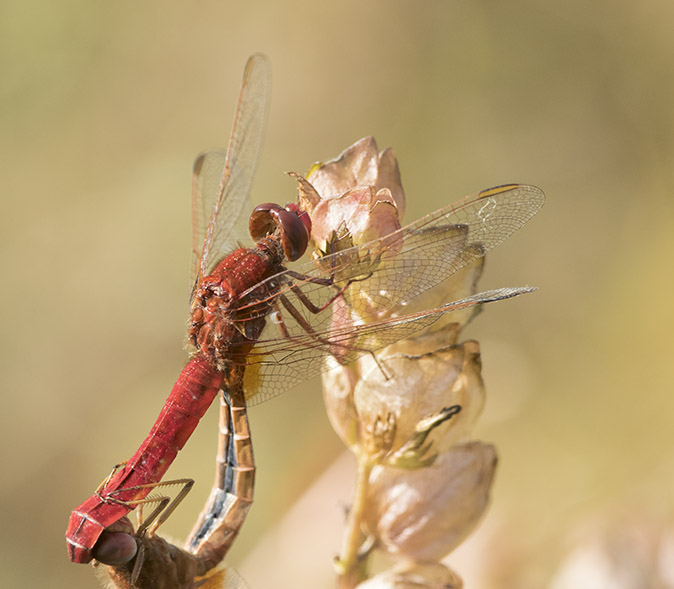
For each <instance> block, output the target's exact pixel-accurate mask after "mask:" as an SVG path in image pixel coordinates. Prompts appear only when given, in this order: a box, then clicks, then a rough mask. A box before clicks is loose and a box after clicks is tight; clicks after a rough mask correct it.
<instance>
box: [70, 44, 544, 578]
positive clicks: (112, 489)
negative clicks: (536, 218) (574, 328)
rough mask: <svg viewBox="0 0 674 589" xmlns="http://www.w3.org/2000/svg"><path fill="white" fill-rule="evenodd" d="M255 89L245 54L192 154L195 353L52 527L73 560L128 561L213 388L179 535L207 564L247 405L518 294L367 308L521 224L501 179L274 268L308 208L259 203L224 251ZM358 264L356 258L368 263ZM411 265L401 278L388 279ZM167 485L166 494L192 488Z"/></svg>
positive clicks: (527, 202) (260, 79) (233, 484)
mask: <svg viewBox="0 0 674 589" xmlns="http://www.w3.org/2000/svg"><path fill="white" fill-rule="evenodd" d="M268 99H269V66H268V63H267V60H266V58H264V57H263V56H261V55H255V56H253V57H251V58H250V59H249V61H248V63H247V65H246V68H245V71H244V78H243V83H242V87H241V92H240V96H239V102H238V106H237V110H236V114H235V119H234V125H233V129H232V132H231V136H230V139H229V145H228V149H227V151H226V152H224V151H220V150H214V151H209V152H207V153H204V154H202V155H200V156H199V157H198V158H197V160H196V162H195V165H194V176H193V222H194V225H193V235H194V237H193V272H192V278H193V285H194V286H193V291H192V296H191V317H192V320H191V325H190V328H189V336H190V340H191V342H192V344H193V345H194V348H195V350H196V351H195V352H194V354H193V356H192V358H191V360H190V361H189V362H188V364H187V365H186V366H185V368H184V369H183V370H182V372H181V373H180V376H179V377H178V380H177V382H176V384H175V385H174V387H173V390H172V391H171V394H170V395H169V397H168V399H167V401H166V403H165V405H164V407H163V409H162V411H161V413H160V415H159V418H158V419H157V421H156V422H155V424H154V426H153V428H152V430H151V432H150V434H149V435H148V437H147V438H146V439H145V441H144V442H143V444H142V445H141V446H140V448H139V449H138V451H137V452H136V453H135V454H134V455H133V457H132V458H131V459H130V460H128V461H127V462H126V463H123V464H122V465H119V468H116V469H115V470H113V473H112V474H111V475H110V476H109V477H108V479H106V481H105V482H104V483H103V484H102V485H101V486H100V487H99V489H98V490H97V491H96V492H95V494H94V495H92V496H91V497H90V498H89V499H87V500H86V501H85V502H84V503H83V504H82V505H80V506H79V507H77V508H76V509H75V510H73V512H72V515H71V518H70V522H69V525H68V529H67V532H66V540H67V544H68V551H69V556H70V559H71V560H72V561H73V562H80V563H84V562H89V561H91V560H92V559H96V560H98V561H100V562H104V563H107V564H116V565H119V564H122V563H125V562H129V561H131V560H132V559H133V558H134V557H136V551H137V547H136V546H137V542H136V541H135V539H134V538H137V537H140V536H142V535H143V534H151V533H153V531H154V530H155V529H156V528H157V527H158V525H159V524H161V523H162V522H163V521H164V520H165V519H166V518H167V517H168V515H170V513H171V512H172V510H173V509H174V508H175V505H177V501H173V502H172V503H170V504H169V500H168V498H163V497H161V498H156V497H148V495H149V494H150V492H151V491H152V490H153V489H156V488H157V487H158V486H160V485H162V484H164V483H161V482H160V481H161V480H162V478H163V476H164V474H165V473H166V471H167V470H168V468H169V466H170V465H171V463H172V461H173V459H174V458H175V456H176V455H177V453H178V451H179V450H180V449H181V448H182V447H183V446H184V444H185V443H186V441H187V439H188V438H189V436H190V435H191V434H192V432H193V431H194V429H195V427H196V426H197V424H198V421H199V419H200V418H201V417H202V416H203V414H204V413H205V411H206V410H207V408H208V407H209V406H210V404H211V403H212V401H213V399H214V398H215V396H216V395H217V394H218V391H222V395H221V414H220V439H219V448H218V462H217V464H218V468H217V472H216V483H215V486H214V488H213V491H212V493H211V497H210V500H209V503H208V505H207V507H206V509H205V510H204V512H202V514H201V516H200V518H199V521H198V522H197V525H196V526H195V528H194V529H193V531H192V533H191V534H190V537H189V539H188V541H187V544H186V549H187V550H188V551H189V552H190V553H192V554H194V555H196V556H197V558H198V559H200V561H201V562H202V563H203V567H202V568H203V571H205V570H207V569H209V568H211V567H213V566H215V564H217V563H218V562H219V561H220V560H221V559H222V558H223V557H224V555H225V553H226V552H227V550H228V549H229V546H230V545H231V543H232V541H233V539H234V537H235V536H236V534H237V532H238V530H239V528H240V527H241V525H242V524H243V520H244V518H245V516H246V513H247V511H248V508H249V507H250V504H251V502H252V499H253V484H254V472H255V467H254V464H253V456H252V448H251V443H250V434H249V431H248V423H247V417H246V405H247V404H251V403H253V404H254V403H257V402H261V401H263V400H266V399H269V398H271V397H273V396H275V395H277V394H279V393H281V392H282V391H284V390H286V389H288V388H290V387H291V386H293V385H295V384H297V383H298V382H299V381H301V380H304V379H307V378H309V377H311V376H313V375H315V374H317V373H319V372H321V371H322V370H323V366H324V363H323V362H322V359H324V358H325V357H326V356H328V355H332V356H336V357H337V358H338V359H339V362H340V363H342V364H346V363H348V362H352V361H353V360H355V359H357V358H358V357H359V356H361V355H362V354H364V353H371V352H372V351H374V350H375V349H378V348H381V347H384V346H386V345H389V344H391V343H393V342H395V341H398V340H400V339H402V338H405V337H408V336H409V335H411V334H412V333H414V332H415V331H417V330H419V329H422V328H424V327H426V326H428V325H430V324H432V323H433V322H434V321H436V320H437V319H439V318H440V317H441V316H443V315H444V314H446V313H449V312H451V311H454V310H457V309H461V308H466V307H471V306H475V305H479V304H482V303H486V302H491V301H497V300H502V299H505V298H510V297H513V296H516V295H519V294H522V293H525V292H529V291H531V290H532V289H529V288H526V287H524V288H503V289H499V290H494V291H488V292H483V293H479V294H477V295H474V296H471V297H468V298H466V299H462V300H460V301H454V302H451V303H448V304H445V305H442V306H440V307H437V308H434V309H429V310H425V311H422V312H417V313H412V314H408V315H402V316H397V317H395V318H391V317H388V318H382V317H385V315H382V314H381V313H382V312H385V311H389V310H393V309H399V308H401V307H404V306H405V305H406V304H407V303H408V301H410V300H411V299H413V298H414V297H416V296H418V295H419V294H421V293H422V292H424V291H426V290H427V289H430V288H432V287H433V286H435V285H437V284H439V283H440V282H442V281H443V280H445V279H447V278H449V277H450V276H451V275H452V274H454V273H455V272H457V271H458V270H459V269H460V268H463V267H465V266H466V265H468V264H470V263H471V262H473V261H475V260H476V259H477V258H478V257H480V256H483V255H484V254H485V253H486V252H487V251H489V250H490V249H492V248H494V247H496V246H497V245H498V244H500V243H501V242H502V241H504V240H505V239H507V238H508V237H509V236H510V235H511V234H512V233H514V232H515V231H516V230H517V229H519V228H520V227H521V226H522V225H523V224H524V223H526V222H527V221H528V220H529V219H530V218H531V217H532V216H533V215H535V214H536V212H537V211H538V210H539V209H540V207H541V206H542V205H543V202H544V195H543V192H542V191H541V190H539V189H538V188H536V187H533V186H526V185H519V184H509V185H504V186H499V187H496V188H492V189H489V190H486V191H483V192H480V193H477V194H474V195H471V196H468V197H466V198H464V199H463V200H461V201H459V202H457V203H454V204H453V205H450V206H447V207H445V208H443V209H440V210H438V211H436V212H435V213H432V214H430V215H427V216H426V217H423V218H421V219H419V220H418V221H416V222H414V223H412V224H410V225H407V226H406V227H403V228H402V229H399V230H398V231H396V232H394V233H392V234H389V235H386V236H384V237H382V238H380V239H376V240H374V241H371V242H369V243H365V244H363V245H359V246H355V247H352V248H348V249H345V250H342V251H339V252H337V253H333V254H330V255H323V256H322V257H320V258H319V259H318V260H314V261H311V262H307V263H304V264H300V265H295V266H294V267H293V268H286V267H285V265H286V263H287V262H294V261H296V260H298V259H299V258H301V257H302V255H303V254H304V253H305V250H306V249H307V247H308V244H309V240H310V237H311V220H310V217H309V215H308V214H307V212H304V211H302V210H301V209H300V208H299V207H298V206H297V205H295V204H291V205H288V206H286V207H281V206H279V205H274V204H265V205H261V206H258V207H256V208H255V209H254V210H253V214H252V215H251V216H250V219H249V223H248V225H249V230H250V234H251V236H252V238H253V239H254V240H255V241H256V243H255V245H254V246H253V247H251V248H238V247H237V245H236V244H237V241H236V240H237V239H238V238H239V237H240V231H239V229H240V227H239V225H240V224H241V223H242V220H245V219H246V217H247V212H248V211H250V210H251V205H250V201H249V196H248V195H249V189H250V185H251V182H252V178H253V173H254V170H255V166H256V162H257V156H258V152H259V149H260V145H261V142H262V135H263V128H264V118H265V112H266V110H267V104H268ZM392 244H395V246H393V245H392ZM358 260H369V261H370V263H369V264H367V265H366V267H367V269H366V270H364V269H363V265H362V264H359V263H357V261H358ZM354 261H355V262H354ZM410 268H414V277H413V280H401V276H403V275H405V273H407V274H408V273H409V270H410ZM356 297H360V298H361V299H362V298H363V297H365V298H366V299H367V300H368V301H370V303H372V302H373V301H374V305H371V306H370V307H369V308H372V309H374V311H373V312H372V313H371V314H370V316H363V315H364V313H363V312H359V313H358V318H357V320H356V319H355V314H353V313H351V312H350V311H351V310H352V305H353V300H354V298H356ZM335 302H340V303H342V304H333V303H335ZM365 315H367V313H365ZM270 317H272V318H273V320H269V318H270ZM233 433H234V435H232V434H233ZM179 482H182V483H184V488H183V490H182V491H181V493H180V494H179V495H178V499H179V498H181V497H182V496H184V494H185V493H186V492H187V491H188V490H189V486H190V485H191V481H187V480H184V481H179ZM147 504H153V505H155V506H156V507H155V509H154V510H153V512H152V514H151V515H150V516H149V517H148V518H147V519H146V520H145V522H144V523H143V524H142V525H141V526H140V529H138V530H136V531H135V532H134V530H133V527H132V526H131V524H130V522H129V521H128V520H127V519H126V516H127V515H128V514H129V512H130V511H132V510H133V509H135V508H136V507H139V506H143V505H147ZM137 560H142V559H140V558H137Z"/></svg>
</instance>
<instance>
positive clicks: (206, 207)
mask: <svg viewBox="0 0 674 589" xmlns="http://www.w3.org/2000/svg"><path fill="white" fill-rule="evenodd" d="M269 89H270V68H269V63H268V61H267V58H266V57H265V56H264V55H262V54H256V55H253V56H252V57H250V58H249V59H248V62H247V63H246V67H245V69H244V72H243V81H242V83H241V91H240V93H239V102H238V104H237V108H236V113H235V115H234V124H233V126H232V132H231V134H230V137H229V145H228V147H227V152H226V153H225V152H224V151H222V150H212V151H208V152H205V153H202V154H200V155H199V156H197V159H196V161H195V162H194V168H193V177H192V274H191V277H192V284H195V283H196V281H197V280H198V278H199V277H201V276H206V275H207V274H208V273H209V272H210V271H211V270H212V269H213V267H214V266H215V264H216V263H217V262H218V261H219V260H220V259H221V258H222V257H224V256H225V255H226V254H228V253H230V252H231V251H232V250H233V249H235V248H236V247H237V245H236V242H237V239H240V238H242V237H244V236H245V235H246V234H247V231H246V232H245V234H244V235H241V234H239V233H238V232H237V231H235V228H237V227H238V226H241V227H244V226H246V227H247V223H248V217H247V215H248V214H249V213H250V211H251V210H252V206H251V204H250V198H249V192H250V186H251V183H252V180H253V174H254V173H255V168H256V165H257V160H258V154H259V151H260V147H261V145H262V138H263V133H264V125H265V118H266V113H267V107H268V104H269ZM242 217H243V219H242ZM244 224H245V225H244Z"/></svg>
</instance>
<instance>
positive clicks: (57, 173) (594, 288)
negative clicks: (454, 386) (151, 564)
mask: <svg viewBox="0 0 674 589" xmlns="http://www.w3.org/2000/svg"><path fill="white" fill-rule="evenodd" d="M0 11H1V14H0V60H1V63H2V69H1V71H2V75H1V76H0V101H1V102H0V104H1V110H0V121H1V124H2V132H1V134H0V161H1V164H0V173H1V174H2V184H1V186H2V215H0V227H1V231H0V243H1V254H0V256H1V258H0V259H1V263H2V276H3V281H2V305H1V309H2V350H1V354H0V358H1V362H2V369H1V370H0V383H1V385H0V386H1V390H2V410H1V411H0V432H1V436H2V443H1V444H0V448H1V450H0V452H1V453H2V470H1V472H2V477H1V480H2V484H1V485H0V510H1V513H2V528H3V530H2V534H0V537H1V540H0V543H1V544H0V585H2V586H3V587H54V588H61V587H69V588H75V587H77V588H80V587H82V588H84V587H95V586H97V582H96V580H95V577H94V574H93V572H92V570H90V568H89V567H85V566H75V565H73V564H70V563H69V562H68V560H67V555H66V547H65V542H64V540H63V533H64V530H65V526H66V522H67V519H68V515H69V512H70V510H71V509H72V508H73V507H74V506H75V505H77V504H79V503H80V502H81V501H82V500H83V499H85V498H86V497H87V496H88V495H89V494H90V493H91V492H92V491H93V489H94V487H95V485H97V484H98V483H99V482H100V480H102V479H103V478H104V477H105V476H106V474H107V473H108V472H109V469H110V468H111V466H112V465H113V464H114V463H115V462H118V461H120V460H123V459H125V458H127V457H129V456H130V455H131V453H132V452H133V451H134V450H135V449H136V447H137V446H138V444H139V443H140V441H141V440H142V439H143V437H144V436H145V435H146V433H147V431H148V430H149V427H150V425H151V423H152V422H153V421H154V419H155V417H156V414H157V412H158V411H159V408H160V407H161V405H162V403H163V400H164V398H165V396H166V395H167V393H168V391H169V390H170V387H171V386H172V384H173V382H174V380H175V378H176V376H177V374H178V372H179V371H180V369H181V367H182V365H183V363H184V362H185V359H186V355H185V352H184V349H183V341H184V339H183V338H184V333H185V322H186V318H187V299H188V290H189V287H188V267H189V250H190V230H191V221H190V183H191V178H190V173H191V162H192V160H193V157H194V156H195V154H196V153H198V152H199V151H201V150H202V149H204V148H207V147H211V146H215V145H224V144H225V143H226V139H227V136H228V131H229V126H230V123H231V117H232V114H233V110H234V105H235V99H236V95H237V92H238V86H239V82H240V77H241V72H242V68H243V65H244V63H245V60H246V58H247V57H248V55H250V54H251V53H254V52H257V51H262V52H264V53H266V54H267V55H268V56H269V59H270V61H271V64H272V69H273V91H272V106H271V112H270V117H269V125H268V132H267V136H266V143H265V147H264V152H263V154H262V159H261V165H260V169H259V173H258V176H257V181H256V184H255V186H254V195H253V197H254V199H255V200H257V201H263V200H280V201H285V200H290V199H292V198H293V195H294V184H293V182H292V181H291V180H290V179H289V178H287V177H286V176H284V174H283V172H284V171H287V170H296V171H299V172H305V171H306V170H307V169H308V167H309V166H310V165H311V164H312V162H314V161H316V160H320V159H328V158H330V157H334V156H336V155H337V154H338V153H339V152H340V151H341V150H342V149H344V148H345V147H347V146H348V145H349V144H351V143H352V142H353V141H355V140H356V139H358V138H360V137H362V136H365V135H374V136H375V137H376V138H377V140H378V142H379V145H380V148H383V147H386V146H389V145H390V146H393V147H394V149H395V151H396V154H397V156H398V160H399V163H400V167H401V170H402V176H403V184H404V186H405V189H406V193H407V196H408V211H407V216H406V219H407V220H413V219H415V218H417V217H418V216H420V215H422V214H424V213H427V212H430V211H432V210H434V209H435V208H438V207H440V206H442V205H444V204H447V203H449V202H452V201H453V200H455V199H457V198H459V197H461V196H463V195H464V194H467V193H469V192H473V191H475V190H479V189H482V188H486V187H489V186H492V185H495V184H502V183H506V182H527V183H531V184H536V185H538V186H540V187H542V188H543V189H544V190H545V192H546V193H547V195H548V202H547V204H546V206H545V208H544V209H543V210H542V212H541V213H540V214H539V215H538V217H537V218H535V219H534V220H533V221H532V222H531V223H530V224H529V225H528V226H527V227H526V228H525V229H524V230H522V231H521V232H520V233H518V234H517V235H515V236H514V237H513V238H511V239H510V240H509V241H508V242H507V243H506V244H504V245H503V246H501V247H500V248H499V249H498V250H497V251H496V252H494V253H493V254H491V255H490V256H489V257H488V259H487V269H486V274H485V276H484V278H483V280H482V283H481V286H482V287H484V288H487V287H489V288H492V287H498V286H503V285H522V284H531V285H536V286H538V287H539V288H540V290H539V291H538V292H537V293H536V294H534V295H528V296H527V297H523V298H521V299H518V300H515V301H509V302H504V303H501V304H499V305H494V306H491V307H490V308H489V309H488V310H487V311H486V312H485V313H483V314H482V315H481V317H480V318H479V319H478V320H477V321H475V322H474V323H473V325H472V326H471V327H470V330H469V332H468V333H467V334H466V336H467V337H472V338H476V339H479V341H480V342H481V345H482V353H483V363H484V376H485V379H486V382H487V387H488V393H489V399H488V402H487V409H486V412H485V414H484V417H483V419H482V421H481V423H480V428H479V431H478V432H477V433H478V435H479V437H480V438H482V439H485V440H489V441H491V442H493V443H495V444H496V445H497V446H498V448H499V452H500V456H501V462H500V465H499V471H498V476H497V480H496V483H495V487H494V492H493V505H492V509H491V512H490V513H489V515H488V516H487V518H486V520H485V522H484V524H483V525H482V527H481V528H480V529H479V531H478V532H477V533H476V534H474V535H473V536H472V537H471V538H470V540H469V541H468V542H467V543H466V545H465V546H464V547H462V548H461V549H460V550H459V551H458V552H457V553H455V554H454V555H452V556H451V557H450V559H449V562H450V563H451V564H452V566H453V567H454V568H455V569H456V570H457V571H459V572H460V573H461V574H463V576H464V578H465V580H466V585H467V587H470V588H472V589H476V588H492V587H520V588H536V587H546V586H550V587H562V586H566V585H562V584H560V583H561V582H562V581H560V579H562V578H563V577H564V575H568V572H569V567H570V566H571V568H573V566H572V565H573V563H576V564H577V562H576V561H577V559H576V561H574V560H573V559H574V558H575V557H574V555H576V556H578V555H580V561H581V562H584V561H583V555H584V554H585V555H586V556H587V554H590V556H591V554H596V553H597V552H596V551H595V552H594V553H593V552H592V550H594V548H593V549H590V552H589V553H585V552H584V550H585V547H587V546H595V545H596V546H599V545H600V541H599V540H597V538H601V537H603V536H604V535H608V536H609V537H621V536H620V534H622V533H623V532H624V531H625V530H631V532H630V534H631V536H634V537H636V538H637V539H644V538H645V540H644V542H645V543H644V542H641V543H639V541H638V542H637V544H636V545H638V546H639V547H640V548H638V549H637V550H633V546H634V544H630V543H629V542H628V543H627V544H626V545H625V548H624V556H625V559H627V560H628V561H629V560H630V559H631V558H634V559H635V562H640V561H639V558H642V559H644V558H645V559H646V561H648V562H650V563H651V565H649V566H655V565H653V563H657V562H660V563H661V564H662V563H664V562H665V561H666V559H665V560H663V558H664V557H663V555H665V556H667V554H669V556H671V557H672V558H674V556H672V554H673V553H672V551H674V547H673V545H672V540H671V538H672V536H671V533H672V532H671V529H672V528H671V527H669V526H670V525H671V523H672V517H673V516H674V514H673V512H672V509H673V507H674V502H673V501H672V496H673V495H672V491H673V490H674V469H673V466H674V456H673V451H674V444H673V441H674V434H673V433H672V432H673V431H674V427H673V422H674V419H673V417H672V416H673V414H674V395H673V394H672V392H673V391H672V389H673V386H672V385H673V382H674V361H672V352H673V351H674V346H673V345H672V327H673V326H674V322H673V319H674V311H673V309H674V305H673V304H672V293H673V292H674V279H673V272H672V268H673V266H674V199H673V197H672V196H673V195H672V186H673V185H674V51H672V40H671V34H672V30H673V29H672V27H673V25H674V5H672V3H671V2H668V1H665V0H645V1H642V2H629V1H625V0H619V1H615V0H614V1H611V2H608V1H606V0H600V1H598V2H591V3H588V2H583V1H580V0H564V1H560V0H552V1H546V2H535V1H532V0H528V1H527V0H511V1H508V2H489V1H484V0H481V1H472V2H465V1H440V0H426V1H424V2H412V1H401V0H386V1H384V0H372V1H368V2H362V1H358V0H346V1H344V2H339V3H317V2H306V1H301V0H295V1H291V2H282V1H281V2H267V3H265V2H255V1H250V2H245V3H244V2H222V1H220V2H218V1H213V0H205V1H202V2H198V3H187V2H184V3H158V2H148V3H138V2H128V1H125V0H122V1H120V2H113V3H96V2H92V3H81V2H75V1H72V0H63V1H60V2H47V1H44V0H43V1H40V0H29V1H26V2H18V1H15V2H11V1H8V0H3V1H2V2H1V3H0ZM216 414H217V411H216V410H215V409H213V410H212V411H211V412H210V414H209V415H208V417H207V418H206V419H205V420H204V423H203V424H202V425H201V426H200V427H199V428H198V431H197V432H196V433H195V436H194V438H193V439H192V440H191V441H190V443H189V445H188V447H187V448H186V450H185V451H184V452H183V453H182V454H181V456H180V457H179V459H178V460H177V461H176V463H175V465H174V466H173V467H172V469H171V472H170V474H171V475H174V476H175V477H182V476H192V477H194V478H196V479H197V483H198V486H197V487H196V490H195V491H194V492H193V493H192V495H191V496H190V497H189V498H188V500H187V501H186V502H185V504H184V507H181V508H180V509H179V510H178V512H177V513H176V514H175V515H174V517H172V518H171V520H170V521H169V522H168V523H167V524H166V526H165V528H164V533H166V534H169V535H173V536H175V537H177V538H181V537H184V536H185V535H186V533H187V532H188V531H189V528H190V525H191V522H192V521H193V520H194V518H195V517H196V514H197V512H198V510H199V509H200V506H201V504H202V502H203V500H204V499H205V496H206V494H207V490H208V488H209V487H210V484H211V477H212V469H213V456H214V451H215V441H216ZM250 419H251V428H252V431H253V435H254V443H255V452H256V458H257V462H258V466H259V474H258V485H257V490H256V503H255V504H254V507H253V509H252V510H251V513H250V516H249V518H248V522H247V524H246V526H245V528H244V530H243V532H242V534H241V536H240V538H239V540H238V542H237V543H236V546H235V548H234V549H233V551H232V553H231V554H230V556H229V562H230V563H231V565H232V566H234V567H236V568H237V569H239V571H240V572H241V573H242V574H243V576H244V577H246V578H247V580H248V582H249V584H250V585H251V587H253V588H254V589H256V588H257V589H260V588H263V587H272V586H273V587H317V588H320V587H330V586H332V584H333V581H332V570H331V558H332V556H333V555H334V554H336V553H337V552H338V549H339V530H338V526H333V524H332V523H329V522H339V521H340V519H341V517H342V509H343V506H344V505H345V504H347V503H348V499H349V496H348V488H349V484H350V481H349V476H350V475H349V468H350V466H351V465H350V463H349V461H348V459H344V458H342V459H341V460H342V462H341V463H340V462H339V461H338V465H339V464H342V465H345V466H344V467H343V468H342V467H339V468H338V467H336V466H334V461H335V460H336V459H338V457H339V456H340V454H341V452H342V448H341V446H340V443H339V441H338V439H337V437H336V436H335V435H334V433H333V432H332V430H331V429H330V426H329V424H328V422H327V419H326V417H325V415H324V412H323V409H322V400H321V394H320V382H319V381H318V380H314V381H311V382H309V383H307V384H305V385H304V386H302V387H300V388H298V389H296V390H294V391H293V392H292V393H287V394H286V395H284V396H282V397H280V398H277V399H275V400H273V401H271V402H269V403H266V404H263V405H261V406H259V407H256V408H255V409H254V410H253V411H252V412H251V418H250ZM331 465H333V466H331ZM329 468H333V469H334V468H337V470H336V471H331V470H327V474H326V469H329ZM340 469H341V470H340ZM331 472H332V473H333V474H332V475H330V473H331ZM335 472H336V473H338V474H337V475H335V474H334V473H335ZM331 476H332V478H330V477H331ZM321 477H322V478H321ZM317 479H320V482H319V483H316V481H317ZM331 481H332V482H331ZM310 489H311V490H310ZM668 527H669V530H670V531H669V534H670V536H669V544H667V541H666V540H667V532H666V530H667V529H668ZM607 530H608V532H607ZM611 530H613V531H611ZM614 532H615V533H614ZM616 535H617V536H616ZM631 536H630V537H631ZM649 547H650V548H649ZM640 550H641V552H639V551H640ZM649 550H650V552H649ZM667 550H669V551H670V552H669V553H668V552H667ZM642 552H643V555H642V556H640V555H641V554H642ZM599 553H601V549H600V550H599ZM588 558H589V557H588ZM649 559H651V560H649ZM585 560H588V559H587V558H586V559H585ZM589 560H590V561H591V560H592V559H591V558H589ZM669 562H670V563H671V560H670V561H669ZM569 563H571V564H569ZM662 566H664V565H662ZM665 569H666V567H665ZM665 569H663V571H664V572H663V573H662V574H663V575H665V576H666V575H667V574H671V569H670V570H669V573H667V570H665ZM585 578H586V579H587V578H589V575H586V577H585ZM670 580H671V579H670ZM673 582H674V581H673ZM555 583H556V585H555ZM574 586H575V587H582V586H591V585H582V584H576V585H574ZM634 586H637V585H634Z"/></svg>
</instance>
